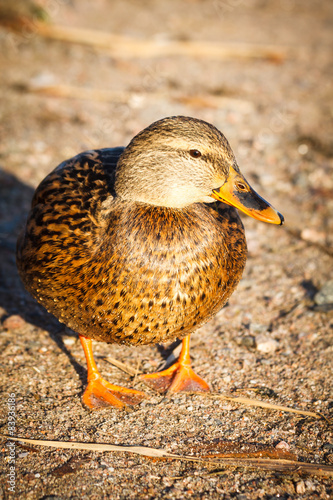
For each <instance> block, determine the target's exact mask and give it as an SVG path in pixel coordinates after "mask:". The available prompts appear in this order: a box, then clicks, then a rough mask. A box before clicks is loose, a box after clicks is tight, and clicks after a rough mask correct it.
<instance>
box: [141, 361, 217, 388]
mask: <svg viewBox="0 0 333 500" xmlns="http://www.w3.org/2000/svg"><path fill="white" fill-rule="evenodd" d="M139 378H140V380H142V381H143V382H144V383H145V384H147V385H148V386H149V387H151V388H152V389H155V391H158V392H162V393H164V392H167V393H168V394H173V393H175V392H209V391H210V389H209V385H208V384H207V383H206V382H205V381H204V380H203V379H202V378H201V377H199V375H197V374H196V373H195V372H194V371H193V370H192V368H190V367H188V366H182V365H181V363H179V361H177V362H176V363H174V364H173V365H172V366H170V368H167V369H166V370H163V371H161V372H156V373H149V374H147V375H140V377H139Z"/></svg>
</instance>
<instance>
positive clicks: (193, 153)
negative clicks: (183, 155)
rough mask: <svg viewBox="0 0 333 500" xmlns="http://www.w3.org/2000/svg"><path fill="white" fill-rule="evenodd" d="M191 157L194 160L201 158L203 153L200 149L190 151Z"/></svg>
mask: <svg viewBox="0 0 333 500" xmlns="http://www.w3.org/2000/svg"><path fill="white" fill-rule="evenodd" d="M190 155H191V156H192V158H200V156H201V152H200V151H199V150H198V149H190Z"/></svg>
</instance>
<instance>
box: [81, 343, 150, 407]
mask: <svg viewBox="0 0 333 500" xmlns="http://www.w3.org/2000/svg"><path fill="white" fill-rule="evenodd" d="M79 338H80V342H81V345H82V347H83V350H84V354H85V356H86V361H87V368H88V385H87V388H86V390H85V391H84V394H83V396H82V401H83V403H84V404H85V405H86V406H88V408H91V409H92V410H99V409H101V408H110V407H113V408H123V409H129V408H130V407H131V406H134V405H137V404H139V403H141V401H142V400H143V399H144V398H145V397H146V395H145V393H144V392H141V391H136V390H134V389H127V388H125V387H119V386H118V385H113V384H110V382H108V381H107V380H105V379H104V378H103V377H102V376H101V375H100V373H99V371H98V369H97V366H96V363H95V360H94V355H93V352H92V342H91V339H89V338H87V337H83V335H79Z"/></svg>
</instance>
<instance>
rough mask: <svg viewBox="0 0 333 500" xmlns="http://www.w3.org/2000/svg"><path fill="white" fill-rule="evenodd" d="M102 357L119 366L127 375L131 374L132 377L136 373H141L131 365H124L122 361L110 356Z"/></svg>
mask: <svg viewBox="0 0 333 500" xmlns="http://www.w3.org/2000/svg"><path fill="white" fill-rule="evenodd" d="M104 359H105V361H107V362H108V363H110V364H111V365H113V366H116V367H117V368H119V370H122V371H123V372H125V373H127V374H128V375H131V376H132V377H135V376H136V375H140V374H141V373H142V372H140V370H138V369H135V368H132V367H131V366H129V365H126V364H125V363H122V362H121V361H118V360H117V359H115V358H111V356H108V357H107V358H104Z"/></svg>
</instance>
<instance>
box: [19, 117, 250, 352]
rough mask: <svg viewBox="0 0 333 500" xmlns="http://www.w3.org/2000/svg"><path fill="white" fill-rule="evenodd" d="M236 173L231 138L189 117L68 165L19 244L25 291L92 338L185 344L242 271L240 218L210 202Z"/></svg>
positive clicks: (53, 178) (39, 196)
mask: <svg viewBox="0 0 333 500" xmlns="http://www.w3.org/2000/svg"><path fill="white" fill-rule="evenodd" d="M177 141H178V142H177ZM178 144H179V146H178ZM201 146H202V147H201ZM193 148H194V149H195V150H198V149H199V148H201V151H200V156H202V158H200V161H199V160H198V159H195V158H193V157H191V156H194V155H193V153H192V151H193ZM189 151H190V153H191V154H190V155H189ZM195 155H197V153H195ZM119 158H120V160H119ZM168 161H169V165H168V163H167V162H168ZM117 165H118V167H117ZM187 165H189V167H187ZM230 166H233V168H234V169H235V171H236V172H237V175H238V172H239V170H238V167H237V165H236V163H235V160H234V157H233V154H232V151H231V149H230V147H229V145H228V143H227V141H226V139H225V138H224V136H223V135H222V134H221V133H220V132H219V131H217V130H216V129H215V128H214V127H212V126H211V125H208V124H206V123H205V122H201V121H200V120H194V119H189V118H183V117H175V118H170V119H167V120H164V123H163V121H160V122H157V124H153V125H152V126H150V127H149V128H148V129H146V131H143V132H142V133H140V134H138V136H136V138H135V139H133V141H132V142H131V143H130V145H129V146H128V147H127V148H126V149H125V150H124V149H123V148H113V149H100V150H95V151H87V152H85V153H81V154H79V155H78V156H76V157H74V158H72V159H70V160H68V161H66V162H64V163H62V164H61V165H59V166H58V167H57V168H56V169H55V170H54V171H53V172H51V173H50V174H49V175H48V176H47V177H46V178H45V179H44V181H43V182H42V183H41V184H40V186H39V187H38V188H37V190H36V193H35V195H34V198H33V202H32V208H31V212H30V215H29V218H28V221H27V225H26V228H25V231H24V232H23V234H22V236H21V238H20V239H19V243H18V253H17V262H18V268H19V272H20V275H21V278H22V280H23V282H24V284H25V286H26V288H27V290H29V292H30V293H31V294H32V295H33V296H34V297H35V298H36V299H37V300H38V301H39V302H40V303H41V304H43V305H44V306H45V307H46V309H47V310H48V311H49V312H51V313H53V314H54V315H55V316H56V317H57V318H59V320H60V321H61V322H63V323H65V324H66V325H68V326H69V327H71V328H72V329H74V330H75V331H77V332H78V333H79V334H81V335H83V336H85V337H89V338H91V339H95V340H99V341H104V342H116V343H123V344H150V343H157V342H164V341H167V340H172V339H175V338H177V337H178V338H183V337H185V336H187V335H189V334H190V333H191V332H192V331H194V330H195V329H197V328H198V327H199V326H200V325H202V324H203V323H205V322H206V321H208V320H209V319H210V318H211V317H212V316H213V315H214V314H215V313H216V312H217V311H218V310H219V309H221V307H222V306H223V305H224V304H225V302H226V301H227V299H228V297H229V296H230V295H231V293H232V292H233V290H234V289H235V287H236V285H237V283H238V281H239V280H240V278H241V274H242V271H243V268H244V265H245V260H246V242H245V236H244V231H243V226H242V223H241V221H240V219H239V217H238V214H237V211H236V210H235V209H234V208H233V207H230V206H228V205H225V204H223V203H220V202H218V201H214V200H211V201H212V202H213V203H205V202H204V201H205V200H206V199H207V196H209V195H210V194H211V192H212V190H214V189H216V188H217V187H219V186H221V185H223V184H224V183H225V182H226V179H227V177H228V171H229V168H230ZM116 167H117V174H116ZM149 169H150V170H149ZM200 169H201V170H200ZM116 175H117V181H116V182H115V178H116ZM240 175H241V174H240ZM174 178H175V179H176V181H173V179H174ZM202 179H203V180H202ZM184 183H187V184H188V185H189V186H190V187H189V191H186V189H185V188H186V186H184ZM207 183H208V184H209V183H210V185H208V186H207ZM174 185H177V186H180V189H183V193H182V192H179V190H178V187H177V189H176V188H174V187H173V186H174ZM169 192H170V196H169ZM188 193H190V194H188ZM193 193H194V200H193V201H194V202H193V203H186V204H185V206H183V201H182V200H183V199H184V198H185V199H186V197H187V196H193ZM197 193H199V194H197ZM168 196H169V197H168ZM196 196H199V198H195V197H196ZM200 196H201V197H202V200H201V199H200ZM146 198H147V199H148V201H142V200H146ZM150 199H151V201H150ZM178 199H179V202H178ZM174 205H179V206H174Z"/></svg>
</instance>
